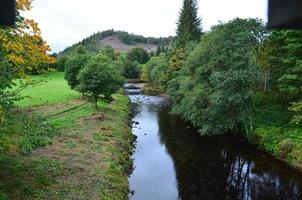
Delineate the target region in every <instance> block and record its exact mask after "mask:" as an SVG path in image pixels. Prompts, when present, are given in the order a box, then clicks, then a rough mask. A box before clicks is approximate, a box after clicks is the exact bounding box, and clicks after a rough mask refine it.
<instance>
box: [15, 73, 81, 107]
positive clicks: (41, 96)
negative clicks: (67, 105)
mask: <svg viewBox="0 0 302 200" xmlns="http://www.w3.org/2000/svg"><path fill="white" fill-rule="evenodd" d="M30 78H31V79H33V80H35V81H40V80H43V81H46V82H42V83H39V84H37V85H34V86H30V87H28V88H26V89H25V90H23V91H22V92H21V95H23V96H29V98H25V99H23V100H21V101H19V102H17V103H16V105H18V106H21V107H25V106H39V105H43V104H54V103H59V102H67V101H69V100H71V99H75V98H78V97H80V94H79V93H78V92H77V91H74V90H71V89H70V87H69V86H68V85H67V82H66V80H65V79H64V73H63V72H51V73H49V74H48V75H47V76H45V75H34V76H30Z"/></svg>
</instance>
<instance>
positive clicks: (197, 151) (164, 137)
mask: <svg viewBox="0 0 302 200" xmlns="http://www.w3.org/2000/svg"><path fill="white" fill-rule="evenodd" d="M125 87H126V90H127V92H128V96H129V98H130V99H131V101H132V103H133V104H134V108H135V114H134V118H133V121H134V125H133V133H134V134H135V135H136V136H137V144H136V150H135V152H134V155H133V159H134V169H133V172H132V174H131V176H130V177H129V182H130V191H131V193H130V194H129V199H130V200H175V199H182V200H191V199H192V200H193V199H202V200H207V199H209V200H213V199H218V200H224V199H230V200H234V199H244V200H251V199H261V200H269V199H273V200H279V199H280V200H283V199H284V200H291V199H293V200H296V199H297V200H299V199H302V174H301V173H300V172H298V171H296V170H294V169H292V168H291V167H289V166H287V165H286V164H284V163H282V162H280V161H278V160H276V159H274V158H273V157H271V156H270V155H268V154H266V153H263V152H261V151H258V150H257V149H255V148H254V147H252V146H250V145H248V144H245V143H242V142H240V141H239V140H237V139H236V138H233V137H232V136H229V135H226V136H218V137H200V135H199V134H198V132H197V130H195V129H194V128H192V127H191V126H190V125H188V124H187V123H185V122H184V121H183V120H181V119H180V118H179V117H177V116H175V115H172V114H170V106H169V101H168V99H167V98H166V97H159V96H147V95H143V94H141V89H139V88H140V87H141V85H136V84H127V85H126V86H125Z"/></svg>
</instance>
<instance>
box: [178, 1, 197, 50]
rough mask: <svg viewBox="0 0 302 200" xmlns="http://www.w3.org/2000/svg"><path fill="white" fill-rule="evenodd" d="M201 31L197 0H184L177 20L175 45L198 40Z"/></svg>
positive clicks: (180, 45) (181, 45)
mask: <svg viewBox="0 0 302 200" xmlns="http://www.w3.org/2000/svg"><path fill="white" fill-rule="evenodd" d="M201 33H202V29H201V19H200V18H199V17H198V0H184V1H183V7H182V9H181V11H180V16H179V19H178V22H177V31H176V35H177V46H178V47H184V46H185V45H186V44H187V43H188V42H190V41H199V39H200V37H201Z"/></svg>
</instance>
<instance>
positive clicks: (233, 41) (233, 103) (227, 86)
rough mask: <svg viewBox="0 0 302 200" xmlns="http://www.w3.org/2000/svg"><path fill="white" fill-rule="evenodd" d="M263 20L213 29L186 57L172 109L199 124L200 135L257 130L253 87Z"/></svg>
mask: <svg viewBox="0 0 302 200" xmlns="http://www.w3.org/2000/svg"><path fill="white" fill-rule="evenodd" d="M263 29H264V25H263V23H262V22H261V21H258V20H254V19H249V20H243V19H238V18H237V19H234V20H232V21H230V22H228V23H226V24H220V25H218V26H216V27H213V29H212V30H211V32H209V33H207V34H205V35H204V36H202V38H201V41H200V43H199V45H198V46H197V47H196V48H195V49H194V50H193V51H192V52H191V53H190V54H189V56H187V58H186V60H185V62H184V67H182V68H181V69H180V71H179V76H177V77H175V78H174V79H172V80H171V81H170V83H169V90H168V91H169V94H170V95H171V97H172V99H173V101H174V106H173V111H174V112H175V113H177V114H180V115H182V116H183V117H184V118H185V119H187V120H189V121H191V122H192V123H193V124H194V125H195V126H197V127H201V133H202V134H223V133H226V132H229V131H238V130H241V128H243V129H244V130H245V131H246V133H247V134H250V133H252V132H253V130H254V123H253V102H252V94H253V87H254V85H255V84H257V78H256V77H257V63H256V49H257V48H258V45H259V43H260V42H261V41H262V34H261V33H262V32H263Z"/></svg>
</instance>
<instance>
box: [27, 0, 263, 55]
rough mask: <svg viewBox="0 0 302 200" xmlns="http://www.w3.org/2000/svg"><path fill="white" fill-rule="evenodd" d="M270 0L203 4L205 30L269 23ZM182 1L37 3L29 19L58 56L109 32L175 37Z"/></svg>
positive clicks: (208, 0)
mask: <svg viewBox="0 0 302 200" xmlns="http://www.w3.org/2000/svg"><path fill="white" fill-rule="evenodd" d="M267 4H268V3H267V0H199V8H200V9H199V16H200V17H201V18H202V21H203V29H204V30H206V31H207V30H210V28H211V26H213V25H215V24H217V23H218V22H219V21H222V22H227V21H229V20H231V19H233V18H235V17H240V18H249V17H253V18H255V17H257V18H261V19H263V20H264V21H267ZM181 7H182V0H85V1H83V0H34V2H33V8H32V10H31V11H29V12H27V13H25V14H24V15H25V16H26V17H27V18H31V19H34V20H35V21H36V22H38V23H39V27H40V28H41V30H42V36H43V38H44V39H45V40H46V41H47V42H48V44H49V45H50V46H51V48H52V50H53V51H54V52H59V51H62V50H64V49H65V48H66V47H68V46H70V45H72V44H74V43H76V42H78V41H80V40H82V39H84V38H86V37H88V36H90V35H91V34H93V33H95V32H98V31H104V30H108V29H114V30H121V31H127V32H129V33H134V34H138V35H143V36H147V37H149V36H152V37H166V36H174V35H175V31H176V21H177V18H178V16H179V10H180V9H181Z"/></svg>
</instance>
